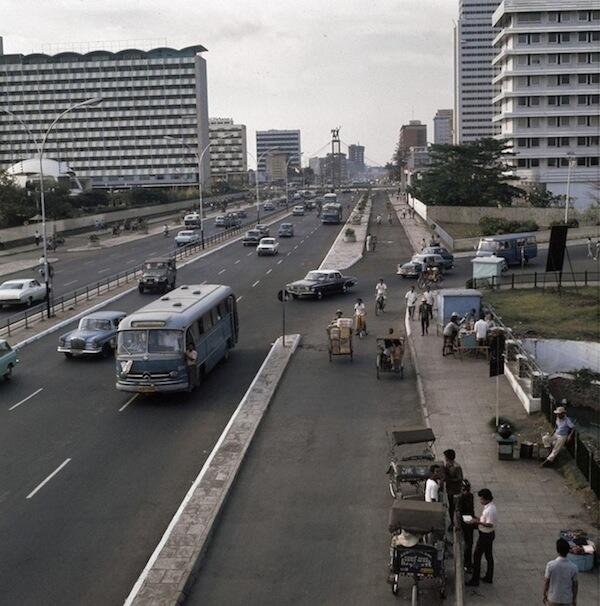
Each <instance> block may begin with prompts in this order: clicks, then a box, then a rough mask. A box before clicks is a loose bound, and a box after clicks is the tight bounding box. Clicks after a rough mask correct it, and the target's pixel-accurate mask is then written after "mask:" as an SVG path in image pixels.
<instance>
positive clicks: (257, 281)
mask: <svg viewBox="0 0 600 606" xmlns="http://www.w3.org/2000/svg"><path fill="white" fill-rule="evenodd" d="M257 284H260V280H256V282H255V283H254V284H253V285H252V288H254V287H255V286H256V285H257Z"/></svg>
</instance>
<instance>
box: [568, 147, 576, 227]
mask: <svg viewBox="0 0 600 606" xmlns="http://www.w3.org/2000/svg"><path fill="white" fill-rule="evenodd" d="M567 158H568V160H567V162H568V163H569V169H568V171H567V198H566V200H565V225H566V224H567V222H568V220H569V200H570V198H571V170H572V168H573V167H574V166H575V164H576V162H577V159H576V158H575V154H574V153H573V152H568V153H567Z"/></svg>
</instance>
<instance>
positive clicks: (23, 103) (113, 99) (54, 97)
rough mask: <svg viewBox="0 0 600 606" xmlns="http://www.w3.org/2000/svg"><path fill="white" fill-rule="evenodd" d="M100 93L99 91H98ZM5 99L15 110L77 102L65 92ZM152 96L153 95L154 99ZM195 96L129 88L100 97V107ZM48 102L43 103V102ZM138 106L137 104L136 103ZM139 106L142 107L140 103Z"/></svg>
mask: <svg viewBox="0 0 600 606" xmlns="http://www.w3.org/2000/svg"><path fill="white" fill-rule="evenodd" d="M98 92H99V94H100V91H98ZM89 96H94V94H93V93H90V94H89ZM3 97H4V98H5V99H6V103H7V104H8V105H9V107H13V108H15V109H16V110H25V108H26V107H27V106H36V107H39V108H40V109H41V111H49V110H50V107H49V103H59V102H60V101H65V102H66V103H67V104H71V103H78V101H79V100H78V99H72V98H71V97H70V96H69V95H68V94H67V93H64V94H62V95H60V94H40V95H34V94H31V95H3ZM152 97H155V98H154V99H153V98H152ZM195 98H196V93H195V92H194V91H191V92H190V89H189V88H186V89H180V90H178V89H175V90H173V89H166V88H165V89H158V88H157V89H156V90H152V91H150V90H145V89H140V90H129V91H126V92H125V91H123V93H122V94H119V95H115V96H110V97H107V98H104V97H103V99H102V107H103V108H104V109H105V110H106V109H107V108H112V107H115V108H119V107H121V106H122V105H126V106H127V105H131V104H132V102H135V103H140V102H145V103H147V104H150V105H152V104H154V103H156V102H160V101H161V100H163V99H168V100H169V104H170V105H173V104H174V103H173V101H175V104H176V102H177V101H181V102H183V101H185V100H191V99H195ZM46 101H47V102H49V103H45V102H46ZM136 107H138V105H136ZM140 107H143V106H141V105H140Z"/></svg>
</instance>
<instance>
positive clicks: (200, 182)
mask: <svg viewBox="0 0 600 606" xmlns="http://www.w3.org/2000/svg"><path fill="white" fill-rule="evenodd" d="M163 139H168V140H169V141H179V142H180V143H181V144H182V145H183V146H184V147H185V148H186V149H187V150H189V151H190V152H191V153H192V154H194V156H195V157H196V162H197V163H198V195H199V199H200V242H201V243H202V248H204V199H203V197H202V189H203V186H204V170H203V168H202V160H203V158H204V154H205V153H206V152H207V151H208V150H209V149H210V146H211V144H210V143H209V144H208V145H207V146H206V147H205V148H204V149H203V150H202V151H201V152H200V155H198V152H196V150H195V149H194V148H193V147H192V146H191V145H188V144H187V143H186V142H185V141H184V140H183V139H181V140H179V139H176V138H175V137H171V135H165V136H164V137H163Z"/></svg>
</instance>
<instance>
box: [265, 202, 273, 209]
mask: <svg viewBox="0 0 600 606" xmlns="http://www.w3.org/2000/svg"><path fill="white" fill-rule="evenodd" d="M263 210H275V204H273V202H265V203H264V204H263Z"/></svg>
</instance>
